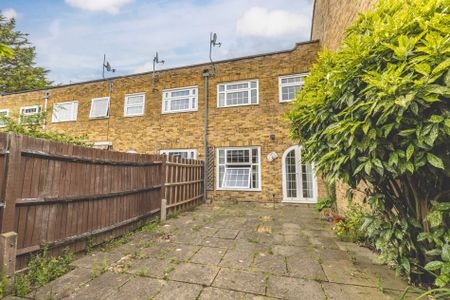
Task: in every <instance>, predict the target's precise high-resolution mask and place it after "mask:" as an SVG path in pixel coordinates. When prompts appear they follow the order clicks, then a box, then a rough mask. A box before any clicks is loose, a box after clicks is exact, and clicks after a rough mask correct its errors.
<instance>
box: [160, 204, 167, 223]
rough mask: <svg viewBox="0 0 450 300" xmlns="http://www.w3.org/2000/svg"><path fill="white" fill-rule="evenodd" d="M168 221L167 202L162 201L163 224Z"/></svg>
mask: <svg viewBox="0 0 450 300" xmlns="http://www.w3.org/2000/svg"><path fill="white" fill-rule="evenodd" d="M166 220H167V200H166V199H161V222H165V221H166Z"/></svg>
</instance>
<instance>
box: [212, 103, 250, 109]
mask: <svg viewBox="0 0 450 300" xmlns="http://www.w3.org/2000/svg"><path fill="white" fill-rule="evenodd" d="M257 105H259V102H258V103H251V104H238V105H227V106H218V105H217V108H233V107H242V106H244V107H245V106H257Z"/></svg>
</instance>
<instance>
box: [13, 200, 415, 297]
mask: <svg viewBox="0 0 450 300" xmlns="http://www.w3.org/2000/svg"><path fill="white" fill-rule="evenodd" d="M73 265H74V267H75V268H74V270H73V271H71V272H70V273H68V274H66V275H64V276H63V277H60V278H58V279H56V280H55V281H53V282H51V283H50V284H48V285H47V286H44V287H43V288H41V289H39V290H37V291H35V292H33V293H32V294H30V295H28V297H29V298H34V299H61V298H67V299H128V300H131V299H326V298H327V299H397V298H398V297H399V295H400V294H401V293H402V291H403V290H404V288H405V287H406V286H407V285H406V283H405V282H403V281H402V280H401V279H400V278H397V277H395V274H394V272H393V271H392V270H390V269H389V268H388V267H386V266H384V265H380V264H378V263H377V261H376V256H375V255H374V254H373V253H372V252H371V251H370V250H368V249H366V248H361V247H359V246H357V245H355V244H352V243H344V242H340V241H337V240H336V238H335V237H334V235H333V233H332V232H331V230H330V224H329V223H326V222H322V221H320V220H319V217H318V215H317V213H316V212H314V211H313V209H312V207H310V206H309V207H308V206H306V205H303V206H302V205H295V206H294V205H281V204H256V203H239V204H228V203H226V204H225V203H219V204H212V205H201V206H199V207H198V208H197V209H195V210H194V211H191V212H185V213H182V214H181V215H179V216H175V217H173V218H171V219H169V220H168V221H167V222H166V223H165V224H164V225H161V226H158V227H157V226H153V227H150V228H147V230H146V231H139V232H137V233H136V234H134V235H133V236H132V237H131V238H130V240H129V241H128V242H127V243H126V244H123V245H120V246H117V247H115V248H113V249H110V250H109V251H105V252H101V251H94V252H93V253H91V254H88V255H86V256H83V257H81V258H80V259H78V260H76V261H75V262H74V263H73ZM9 298H10V299H14V298H15V297H9ZM15 299H19V298H15Z"/></svg>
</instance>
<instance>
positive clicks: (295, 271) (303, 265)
mask: <svg viewBox="0 0 450 300" xmlns="http://www.w3.org/2000/svg"><path fill="white" fill-rule="evenodd" d="M286 260H287V268H288V272H289V275H290V276H292V277H301V278H307V279H313V280H320V281H326V280H327V277H326V276H325V273H324V271H323V269H322V266H321V265H320V264H319V263H318V262H317V261H315V260H313V259H311V258H308V257H304V258H302V257H294V256H291V257H287V258H286Z"/></svg>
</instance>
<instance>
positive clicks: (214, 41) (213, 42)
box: [209, 32, 222, 76]
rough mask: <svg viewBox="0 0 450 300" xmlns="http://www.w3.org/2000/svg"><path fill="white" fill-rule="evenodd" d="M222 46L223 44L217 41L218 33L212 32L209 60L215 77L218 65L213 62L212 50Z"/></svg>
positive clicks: (210, 35)
mask: <svg viewBox="0 0 450 300" xmlns="http://www.w3.org/2000/svg"><path fill="white" fill-rule="evenodd" d="M220 46H222V43H221V42H218V41H217V33H215V32H211V33H210V34H209V60H210V61H211V65H212V75H213V76H215V75H216V65H215V64H214V62H213V60H212V49H213V48H214V47H220Z"/></svg>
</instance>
